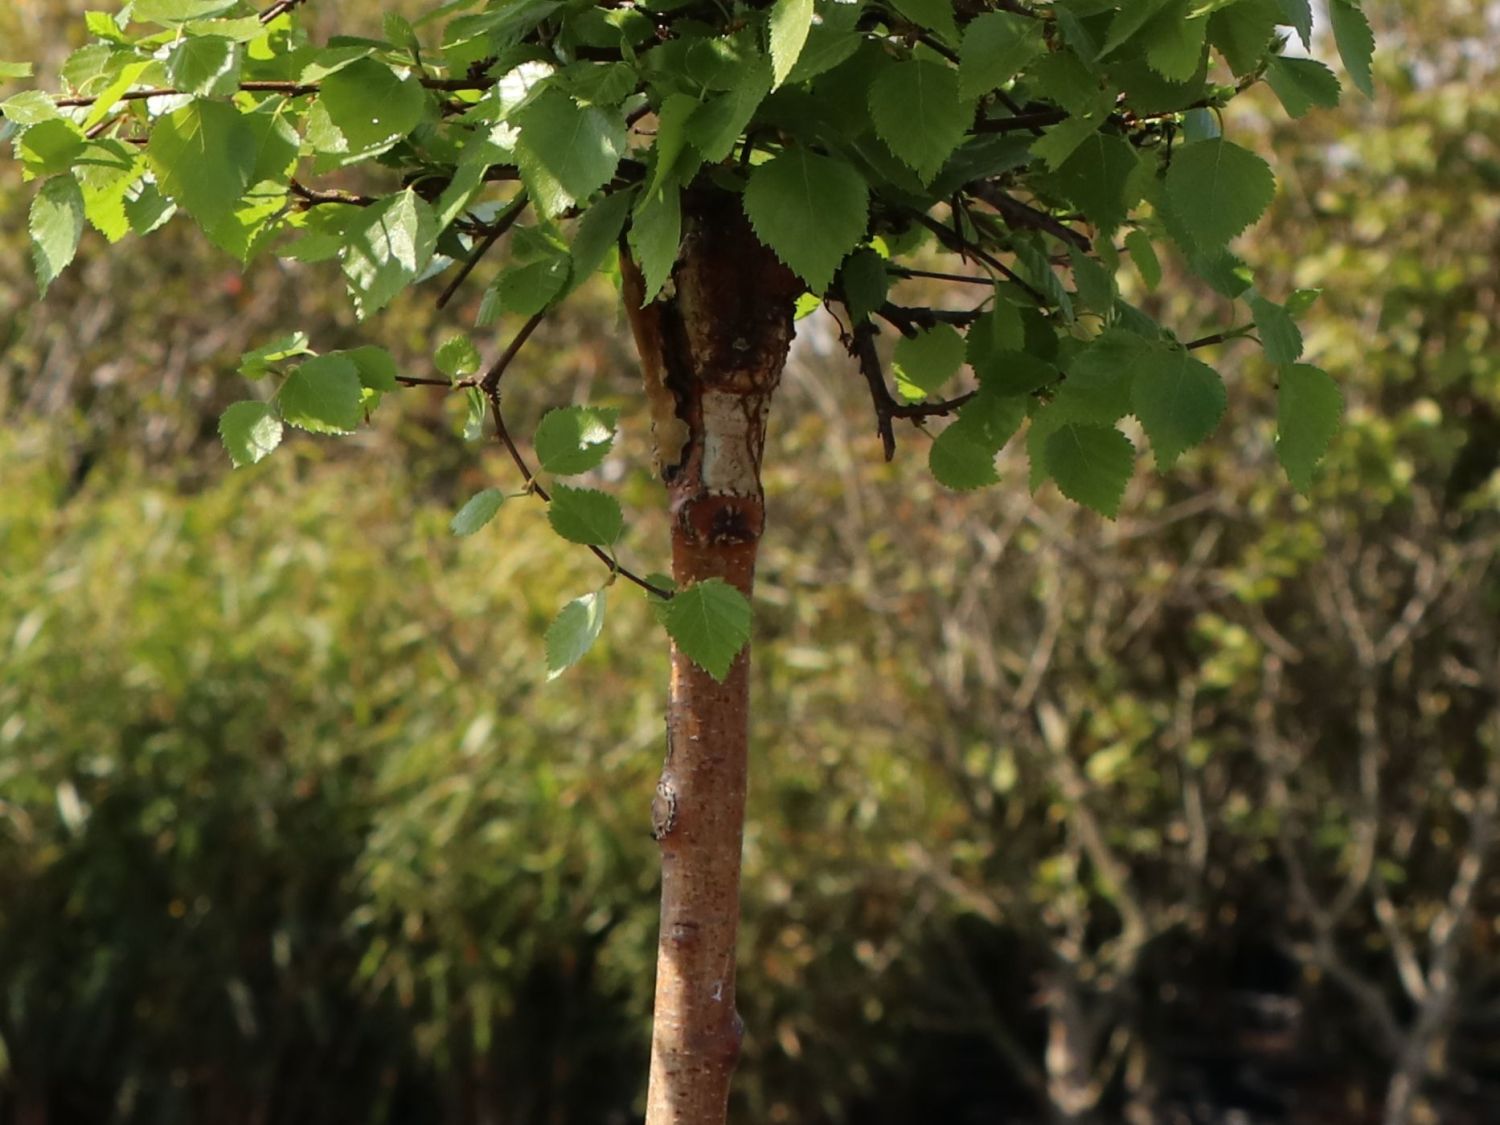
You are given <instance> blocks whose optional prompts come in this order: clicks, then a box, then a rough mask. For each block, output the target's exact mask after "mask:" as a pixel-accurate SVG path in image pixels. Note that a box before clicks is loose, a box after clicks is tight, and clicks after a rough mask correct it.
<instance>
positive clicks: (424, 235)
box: [344, 188, 437, 320]
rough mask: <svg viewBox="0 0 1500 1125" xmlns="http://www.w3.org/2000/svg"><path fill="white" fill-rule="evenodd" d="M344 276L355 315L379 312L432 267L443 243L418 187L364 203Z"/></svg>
mask: <svg viewBox="0 0 1500 1125" xmlns="http://www.w3.org/2000/svg"><path fill="white" fill-rule="evenodd" d="M347 238H348V245H347V247H346V249H345V251H344V279H345V281H347V282H348V285H349V295H350V296H351V297H352V298H353V300H354V311H355V314H356V315H357V316H358V317H359V318H360V319H361V320H365V319H367V318H368V317H370V316H372V315H373V314H374V313H377V312H379V311H380V310H381V309H383V308H384V307H385V306H386V305H388V304H389V303H390V302H391V299H392V298H393V297H395V296H396V294H397V293H399V292H401V290H402V289H404V288H406V286H407V285H408V284H409V283H410V282H411V281H412V279H413V278H415V277H416V276H417V274H419V273H421V272H422V270H424V269H426V268H427V263H428V262H429V261H431V259H432V252H433V249H434V248H435V247H436V246H437V220H436V219H435V218H434V217H433V214H432V208H431V207H430V206H429V205H428V203H427V201H426V200H424V199H422V198H421V197H420V196H418V195H417V193H416V192H415V191H414V190H413V189H412V188H407V189H406V190H405V191H403V192H401V193H399V194H397V195H392V196H388V197H387V198H385V199H383V200H381V201H380V202H379V203H375V204H372V205H371V206H369V207H366V208H364V210H363V212H362V213H361V214H360V215H359V216H358V217H357V218H356V219H355V220H354V222H353V224H352V225H351V226H350V229H349V231H348V234H347Z"/></svg>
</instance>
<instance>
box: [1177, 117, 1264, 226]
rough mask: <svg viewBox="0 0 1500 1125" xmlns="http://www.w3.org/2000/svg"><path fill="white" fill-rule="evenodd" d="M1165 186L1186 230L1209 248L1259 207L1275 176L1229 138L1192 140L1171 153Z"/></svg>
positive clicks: (1247, 222) (1253, 215)
mask: <svg viewBox="0 0 1500 1125" xmlns="http://www.w3.org/2000/svg"><path fill="white" fill-rule="evenodd" d="M1166 190H1167V196H1168V198H1169V199H1170V200H1171V203H1172V211H1173V213H1174V215H1175V216H1176V218H1177V219H1178V220H1179V221H1180V222H1181V223H1182V226H1183V228H1184V230H1185V232H1186V234H1187V236H1188V237H1189V238H1190V239H1191V240H1192V241H1193V242H1194V243H1195V244H1196V245H1198V246H1200V247H1202V248H1203V249H1210V250H1211V249H1214V248H1216V247H1219V246H1223V245H1224V244H1225V243H1227V242H1228V241H1229V240H1230V239H1231V238H1233V237H1234V236H1235V235H1237V234H1239V233H1240V232H1241V231H1243V230H1244V229H1245V228H1246V227H1248V226H1250V224H1251V223H1253V222H1255V220H1256V219H1258V218H1260V217H1261V215H1262V214H1264V213H1265V210H1266V208H1267V207H1269V206H1270V205H1271V200H1272V198H1273V197H1274V196H1275V194H1276V177H1275V176H1274V175H1272V173H1271V168H1270V165H1268V164H1267V163H1266V162H1265V161H1264V160H1262V159H1261V158H1260V157H1258V156H1256V155H1255V153H1253V152H1250V151H1249V150H1248V149H1243V148H1241V147H1240V146H1239V145H1237V144H1234V143H1233V142H1231V141H1226V140H1222V139H1219V140H1210V141H1197V142H1195V143H1193V144H1188V145H1183V146H1182V148H1180V149H1178V150H1177V151H1176V152H1175V153H1174V154H1173V156H1172V165H1171V167H1170V168H1168V169H1167V175H1166Z"/></svg>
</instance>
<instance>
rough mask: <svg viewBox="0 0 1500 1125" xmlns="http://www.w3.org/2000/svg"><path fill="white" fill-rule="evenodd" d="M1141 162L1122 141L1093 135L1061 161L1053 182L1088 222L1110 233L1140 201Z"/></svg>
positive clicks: (1121, 139)
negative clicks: (1138, 174)
mask: <svg viewBox="0 0 1500 1125" xmlns="http://www.w3.org/2000/svg"><path fill="white" fill-rule="evenodd" d="M1140 163H1141V162H1140V158H1139V157H1138V156H1136V153H1135V146H1133V145H1132V144H1131V143H1130V142H1129V141H1127V140H1125V138H1123V137H1116V136H1106V135H1105V134H1103V133H1093V134H1091V135H1090V136H1088V137H1086V138H1085V139H1084V140H1083V141H1082V142H1081V143H1080V144H1079V145H1078V147H1077V148H1076V149H1074V151H1073V154H1072V155H1071V156H1069V157H1068V158H1067V160H1065V161H1063V163H1062V165H1061V166H1060V167H1059V168H1058V169H1057V172H1056V174H1055V175H1054V176H1053V182H1054V183H1055V184H1056V185H1057V188H1058V190H1059V191H1061V192H1062V193H1063V195H1065V196H1067V198H1068V199H1069V201H1070V202H1072V203H1073V204H1075V205H1076V206H1077V207H1078V209H1079V210H1080V211H1082V212H1083V213H1084V216H1085V217H1086V218H1087V219H1088V220H1089V221H1090V222H1091V223H1093V224H1094V225H1095V226H1097V227H1098V228H1099V229H1101V230H1104V231H1111V230H1114V229H1115V228H1116V227H1118V226H1119V225H1120V224H1121V223H1123V222H1124V221H1125V217H1126V215H1128V214H1129V213H1130V209H1131V208H1132V207H1134V206H1135V205H1136V203H1138V202H1139V201H1140V195H1141V193H1140V187H1139V186H1138V177H1137V176H1136V175H1135V173H1136V171H1137V170H1138V169H1139V168H1140Z"/></svg>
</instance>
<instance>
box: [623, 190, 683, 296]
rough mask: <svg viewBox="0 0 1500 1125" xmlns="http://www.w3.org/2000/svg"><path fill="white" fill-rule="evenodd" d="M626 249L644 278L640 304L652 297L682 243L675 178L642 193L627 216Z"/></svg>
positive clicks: (660, 285) (660, 284) (669, 270)
mask: <svg viewBox="0 0 1500 1125" xmlns="http://www.w3.org/2000/svg"><path fill="white" fill-rule="evenodd" d="M627 237H628V239H629V242H630V252H631V254H632V255H633V256H634V258H635V261H636V264H637V265H638V266H639V267H640V270H641V277H642V278H643V279H644V280H645V294H644V297H643V298H642V301H641V304H642V305H647V304H650V303H651V302H652V301H654V300H655V299H656V295H657V294H658V293H660V292H661V288H662V286H663V285H665V284H666V283H667V278H669V277H670V276H672V267H673V266H674V265H676V264H677V250H678V247H679V246H680V245H681V243H682V193H681V191H680V190H679V189H678V187H677V183H676V181H672V182H671V183H668V184H667V185H666V187H664V188H662V189H661V190H660V191H658V192H655V193H642V195H641V196H640V198H639V199H638V200H637V201H636V205H635V212H634V214H632V215H631V218H630V233H629V235H628V236H627Z"/></svg>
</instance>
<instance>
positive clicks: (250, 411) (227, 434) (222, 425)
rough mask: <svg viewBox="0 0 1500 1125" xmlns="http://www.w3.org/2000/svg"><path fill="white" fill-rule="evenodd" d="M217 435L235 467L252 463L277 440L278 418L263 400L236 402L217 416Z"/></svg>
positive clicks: (277, 441)
mask: <svg viewBox="0 0 1500 1125" xmlns="http://www.w3.org/2000/svg"><path fill="white" fill-rule="evenodd" d="M219 437H220V439H221V440H222V441H223V442H224V448H225V449H227V450H228V451H229V460H230V461H232V462H233V463H234V467H235V468H236V469H239V468H243V467H244V466H246V465H253V464H255V463H256V462H257V461H259V460H260V459H261V458H263V457H265V456H266V455H268V454H269V453H270V452H271V451H272V450H273V449H275V448H276V447H277V446H278V445H280V444H281V419H280V418H279V417H277V414H276V411H275V409H273V408H272V407H271V405H270V404H269V403H265V402H236V403H234V404H233V405H231V406H230V407H228V409H226V410H225V411H224V413H223V414H221V415H220V416H219Z"/></svg>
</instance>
